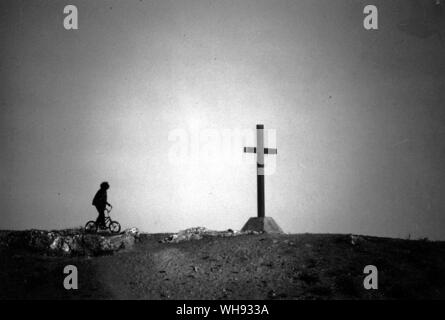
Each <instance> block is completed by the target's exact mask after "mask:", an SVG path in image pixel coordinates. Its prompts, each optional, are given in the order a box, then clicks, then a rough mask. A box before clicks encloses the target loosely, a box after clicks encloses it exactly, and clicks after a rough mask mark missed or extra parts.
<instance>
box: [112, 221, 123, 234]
mask: <svg viewBox="0 0 445 320" xmlns="http://www.w3.org/2000/svg"><path fill="white" fill-rule="evenodd" d="M109 228H110V231H111V232H112V233H118V232H120V231H121V225H120V223H119V222H117V221H111V222H110V226H109Z"/></svg>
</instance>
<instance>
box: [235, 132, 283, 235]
mask: <svg viewBox="0 0 445 320" xmlns="http://www.w3.org/2000/svg"><path fill="white" fill-rule="evenodd" d="M256 143H257V146H256V147H244V152H247V153H256V156H257V165H256V167H257V217H255V218H250V219H249V220H248V221H247V223H246V224H245V225H244V227H243V229H242V230H243V231H257V232H268V233H283V230H281V228H280V227H279V226H278V224H277V223H276V222H275V221H274V219H272V218H271V217H266V209H265V200H264V173H265V170H264V154H277V149H273V148H264V125H262V124H257V125H256Z"/></svg>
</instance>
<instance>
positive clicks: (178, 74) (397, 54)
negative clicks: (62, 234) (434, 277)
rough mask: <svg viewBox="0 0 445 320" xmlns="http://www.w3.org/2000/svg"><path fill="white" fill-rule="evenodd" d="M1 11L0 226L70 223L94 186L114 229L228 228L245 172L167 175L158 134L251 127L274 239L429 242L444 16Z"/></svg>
mask: <svg viewBox="0 0 445 320" xmlns="http://www.w3.org/2000/svg"><path fill="white" fill-rule="evenodd" d="M68 4H72V5H75V6H76V7H77V8H78V11H79V29H78V30H65V29H64V27H63V19H64V16H65V15H64V14H63V8H64V7H65V6H66V5H68ZM367 4H373V5H376V6H377V8H378V10H379V20H378V22H379V29H378V30H372V31H368V30H365V29H364V28H363V19H364V14H363V8H364V6H365V5H367ZM0 15H1V16H0V38H1V43H2V44H1V49H0V69H1V71H0V84H1V85H0V93H1V94H0V108H1V109H0V123H1V124H0V146H1V149H0V166H1V167H0V168H1V171H0V173H1V174H0V179H1V180H0V181H1V193H0V203H1V218H0V229H26V228H43V229H50V228H66V227H71V226H79V225H83V223H84V222H85V221H87V220H90V219H91V218H93V217H95V216H96V212H95V210H94V208H93V207H92V206H91V199H92V196H93V195H94V192H95V191H96V190H97V188H98V185H99V183H100V182H102V181H103V180H107V181H109V183H110V185H111V189H110V190H109V200H110V202H111V203H112V204H114V207H115V209H114V211H113V213H114V217H115V218H117V219H118V220H119V221H120V222H121V223H122V225H124V226H137V227H139V228H140V229H141V230H143V231H146V232H167V231H177V230H180V229H184V228H187V227H191V226H198V225H201V226H205V227H207V228H211V229H219V230H222V229H227V228H232V229H239V228H241V227H242V225H243V224H244V222H245V221H246V220H247V218H248V217H250V216H255V215H256V206H255V205H256V177H255V166H254V165H251V164H249V165H246V164H239V165H236V164H235V165H233V164H228V163H227V162H225V161H222V160H221V159H220V158H219V157H218V155H214V156H215V159H213V160H214V161H213V162H212V161H210V162H198V163H196V162H193V161H192V162H191V163H190V162H188V163H187V162H184V163H172V162H171V161H169V153H170V152H171V148H172V147H173V146H174V145H175V142H174V141H171V140H169V135H170V134H171V133H172V132H175V131H174V130H178V129H179V130H185V131H186V132H190V137H191V136H192V133H191V132H193V130H198V131H199V130H206V129H212V130H216V131H217V132H221V131H222V130H224V129H228V130H235V129H240V130H242V129H252V130H253V129H254V128H255V125H256V124H257V123H264V125H265V127H266V128H270V129H274V130H276V139H274V140H275V141H272V142H270V144H273V145H268V146H269V147H277V148H278V155H277V156H276V172H275V173H274V174H273V175H271V176H268V177H267V178H266V213H267V214H268V215H272V216H273V217H274V218H275V220H276V221H277V222H278V223H279V224H280V225H281V226H282V227H283V229H284V230H285V231H286V232H289V233H303V232H311V233H357V234H369V235H376V236H390V237H402V238H405V237H407V236H408V235H411V236H412V237H428V238H430V239H437V240H438V239H441V240H444V239H445V215H444V211H445V197H444V196H443V195H444V192H445V170H444V167H445V108H444V107H445V106H444V102H445V6H444V4H443V3H442V4H440V2H439V4H436V1H435V0H392V1H382V0H367V1H362V0H336V1H328V0H302V1H297V0H268V1H263V0H255V1H254V0H243V1H229V0H218V1H209V0H183V1H169V0H163V1H158V0H141V1H139V0H138V1H78V0H74V1H59V0H57V1H48V0H44V1H40V0H39V1H35V0H33V1H18V0H14V1H12V0H2V1H1V2H0ZM190 141H191V138H190V139H189V142H187V144H186V148H188V149H186V151H187V152H189V153H190V152H191V151H190V148H191V144H192V143H191V142H190ZM242 147H243V144H242V143H240V144H239V148H233V150H235V151H233V152H234V153H236V152H237V151H236V150H239V152H240V153H242ZM226 156H228V157H230V156H234V157H236V156H237V155H236V154H233V155H226Z"/></svg>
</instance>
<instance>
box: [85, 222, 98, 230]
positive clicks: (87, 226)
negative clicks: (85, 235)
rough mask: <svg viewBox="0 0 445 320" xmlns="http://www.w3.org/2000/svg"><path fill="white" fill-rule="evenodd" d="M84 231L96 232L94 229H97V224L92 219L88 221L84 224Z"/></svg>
mask: <svg viewBox="0 0 445 320" xmlns="http://www.w3.org/2000/svg"><path fill="white" fill-rule="evenodd" d="M85 231H86V232H96V231H97V224H96V221H93V220H91V221H88V222H87V223H86V224H85Z"/></svg>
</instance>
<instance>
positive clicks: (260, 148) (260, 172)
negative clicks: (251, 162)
mask: <svg viewBox="0 0 445 320" xmlns="http://www.w3.org/2000/svg"><path fill="white" fill-rule="evenodd" d="M256 141H257V142H256V143H257V164H256V167H257V208H258V218H260V217H265V216H266V209H265V201H264V125H262V124H257V126H256Z"/></svg>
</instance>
